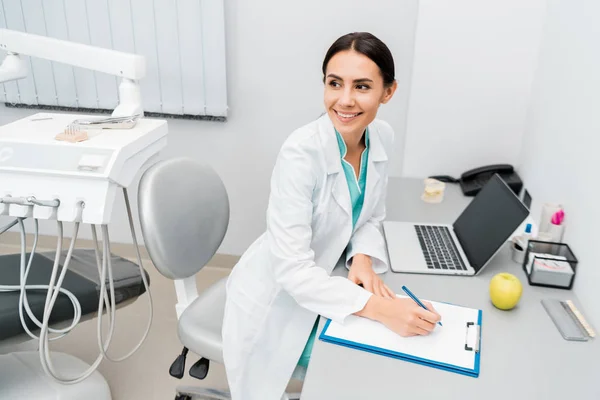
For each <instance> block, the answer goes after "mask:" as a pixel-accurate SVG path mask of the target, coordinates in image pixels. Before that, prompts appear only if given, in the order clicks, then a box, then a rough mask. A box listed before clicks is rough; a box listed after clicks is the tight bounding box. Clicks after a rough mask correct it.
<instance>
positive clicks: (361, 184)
mask: <svg viewBox="0 0 600 400" xmlns="http://www.w3.org/2000/svg"><path fill="white" fill-rule="evenodd" d="M335 135H336V137H337V142H338V147H339V148H340V160H341V163H342V168H343V169H344V175H346V183H348V190H349V191H350V202H351V204H352V230H354V227H355V226H356V221H358V217H359V216H360V212H361V211H362V207H363V203H364V200H365V187H366V183H367V163H368V161H369V130H368V129H367V130H365V149H364V150H363V153H362V155H361V157H360V167H359V174H358V179H357V178H356V174H355V173H354V168H353V167H352V165H351V164H350V163H349V162H348V161H346V160H344V157H346V152H347V151H348V148H347V147H346V143H345V142H344V139H343V138H342V135H340V133H339V132H338V131H337V129H336V130H335ZM318 325H319V318H317V320H316V321H315V325H314V326H313V329H312V331H311V332H310V336H309V338H308V342H306V346H305V347H304V350H303V351H302V355H301V356H300V359H299V360H298V365H300V366H301V367H304V368H308V361H309V360H310V354H311V353H312V349H313V345H314V343H315V337H316V336H317V326H318Z"/></svg>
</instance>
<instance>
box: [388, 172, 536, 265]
mask: <svg viewBox="0 0 600 400" xmlns="http://www.w3.org/2000/svg"><path fill="white" fill-rule="evenodd" d="M528 215H529V210H528V209H527V207H525V205H524V204H523V203H522V202H521V200H519V198H518V197H517V196H516V195H515V194H514V192H513V191H512V189H510V188H509V187H508V185H507V184H506V183H505V182H504V181H503V180H502V178H500V177H499V176H498V175H497V174H496V175H494V176H493V177H492V179H490V180H489V181H488V183H487V184H486V185H485V186H484V187H483V189H482V190H481V191H480V192H479V193H478V194H477V196H476V197H475V198H474V199H473V201H472V202H471V203H470V204H469V205H468V206H467V208H465V210H464V211H463V212H462V214H461V215H460V216H459V217H458V218H457V219H456V221H455V222H454V223H453V224H452V225H447V224H415V223H412V222H398V221H384V222H383V230H384V233H385V239H386V243H387V249H388V256H389V259H390V269H391V270H392V271H394V272H411V273H420V274H437V275H471V276H472V275H477V274H479V273H480V272H481V271H482V270H483V268H484V267H485V266H486V265H487V264H488V263H489V262H490V260H491V259H492V258H493V257H494V255H495V254H496V253H497V252H498V251H499V250H500V249H501V248H502V245H503V244H504V243H505V242H506V240H507V239H508V238H509V237H510V236H511V234H513V233H514V232H515V230H516V229H517V228H518V227H519V225H521V223H522V222H523V221H524V220H525V218H526V217H527V216H528Z"/></svg>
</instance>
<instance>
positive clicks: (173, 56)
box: [0, 0, 227, 117]
mask: <svg viewBox="0 0 600 400" xmlns="http://www.w3.org/2000/svg"><path fill="white" fill-rule="evenodd" d="M1 6H2V8H1V9H0V12H1V13H2V16H0V27H2V28H6V29H12V30H17V31H22V32H29V33H32V34H36V35H43V36H48V37H53V38H57V39H64V40H69V41H73V42H78V43H85V44H90V45H93V46H98V47H104V48H110V49H114V50H119V51H124V52H129V53H136V54H140V55H143V56H144V57H145V59H146V71H147V73H146V77H145V78H144V79H142V80H141V81H140V86H141V91H142V101H143V108H144V110H145V111H146V112H150V113H159V114H169V115H174V116H214V117H226V116H227V87H226V68H225V67H226V66H225V17H224V4H223V0H83V1H82V0H1ZM0 56H1V57H2V58H4V56H5V54H1V55H0ZM29 65H30V71H29V74H28V76H27V77H26V78H25V79H21V80H18V81H12V82H6V83H4V84H2V87H0V102H6V103H11V104H17V105H19V104H22V105H26V106H33V107H35V106H50V107H52V106H55V107H67V108H74V109H79V108H81V109H100V110H104V109H107V110H112V109H114V108H115V107H116V106H117V104H118V84H119V81H118V79H117V78H116V77H114V76H111V75H107V74H104V73H100V72H95V71H90V70H84V69H80V68H74V67H71V66H69V65H65V64H60V63H55V62H51V61H48V60H44V59H39V58H35V57H29Z"/></svg>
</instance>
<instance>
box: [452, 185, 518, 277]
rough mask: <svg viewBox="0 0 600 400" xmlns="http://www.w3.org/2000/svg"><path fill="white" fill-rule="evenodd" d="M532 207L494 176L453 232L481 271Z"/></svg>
mask: <svg viewBox="0 0 600 400" xmlns="http://www.w3.org/2000/svg"><path fill="white" fill-rule="evenodd" d="M528 214H529V210H528V209H527V207H525V205H523V203H522V202H521V200H519V199H518V198H517V196H515V194H514V192H513V191H512V190H511V189H510V188H509V187H508V185H506V184H505V183H504V181H503V180H502V179H501V178H500V177H499V176H498V175H494V176H493V177H492V178H491V179H490V180H489V182H488V183H487V184H486V185H485V186H484V187H483V189H481V191H480V192H479V193H477V196H475V198H474V199H473V200H472V201H471V203H470V204H469V206H468V207H467V208H466V209H465V210H464V211H463V213H462V214H461V215H460V216H459V217H458V219H457V220H456V222H454V224H453V227H454V233H455V234H456V236H457V237H458V240H459V241H460V244H461V246H462V248H463V250H464V252H465V254H466V255H467V258H468V259H469V263H470V264H471V266H472V267H473V269H475V272H477V271H479V269H481V267H483V266H484V265H485V263H486V262H487V261H488V260H489V259H490V258H491V257H492V256H493V255H494V254H495V253H496V251H497V250H498V249H499V248H500V246H502V245H503V244H504V242H506V240H507V239H508V238H509V237H510V235H512V233H513V232H514V231H515V230H516V229H517V228H518V227H519V225H521V223H522V222H523V221H524V220H525V218H527V215H528Z"/></svg>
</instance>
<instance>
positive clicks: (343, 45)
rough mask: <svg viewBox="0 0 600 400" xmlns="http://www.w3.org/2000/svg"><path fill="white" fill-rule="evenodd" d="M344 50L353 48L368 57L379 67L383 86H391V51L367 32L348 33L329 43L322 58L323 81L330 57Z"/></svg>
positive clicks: (392, 64)
mask: <svg viewBox="0 0 600 400" xmlns="http://www.w3.org/2000/svg"><path fill="white" fill-rule="evenodd" d="M346 50H354V51H356V52H357V53H360V54H363V55H365V56H367V57H369V58H370V59H371V61H373V62H374V63H375V64H377V66H378V67H379V70H380V71H381V76H382V77H383V85H384V86H385V87H389V86H392V84H393V83H394V77H395V69H394V58H393V57H392V53H391V52H390V49H388V47H387V46H386V45H385V43H383V42H382V41H381V40H379V39H378V38H377V37H375V36H374V35H372V34H370V33H369V32H353V33H348V34H346V35H344V36H342V37H340V38H339V39H338V40H336V41H335V42H334V43H333V44H332V45H331V47H330V48H329V50H327V54H326V55H325V60H323V81H324V80H325V70H326V69H327V64H329V60H331V57H333V56H335V55H336V54H337V53H339V52H340V51H346Z"/></svg>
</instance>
